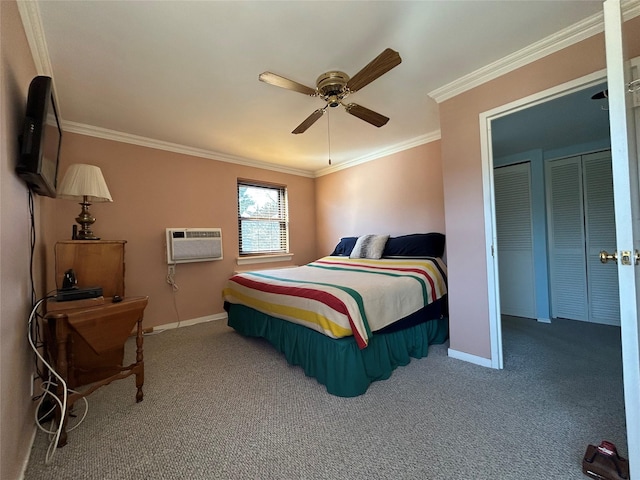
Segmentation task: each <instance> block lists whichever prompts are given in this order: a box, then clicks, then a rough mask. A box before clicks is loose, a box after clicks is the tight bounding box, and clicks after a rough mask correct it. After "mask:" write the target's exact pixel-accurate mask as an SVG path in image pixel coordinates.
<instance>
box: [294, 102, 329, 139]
mask: <svg viewBox="0 0 640 480" xmlns="http://www.w3.org/2000/svg"><path fill="white" fill-rule="evenodd" d="M326 109H327V107H324V108H319V109H317V110H316V111H315V112H313V113H312V114H311V115H309V116H308V117H307V118H306V119H305V121H304V122H302V123H301V124H300V125H298V126H297V127H296V129H295V130H294V131H293V132H291V133H295V134H298V133H304V132H305V131H306V130H307V128H309V127H310V126H311V125H313V124H314V123H316V122H317V121H318V119H319V118H320V117H321V116H322V115H323V114H324V111H325V110H326Z"/></svg>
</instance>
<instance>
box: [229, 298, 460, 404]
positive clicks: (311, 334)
mask: <svg viewBox="0 0 640 480" xmlns="http://www.w3.org/2000/svg"><path fill="white" fill-rule="evenodd" d="M228 315H229V320H228V324H229V326H230V327H232V328H234V329H235V330H236V331H237V332H239V333H241V334H242V335H245V336H248V337H260V338H265V339H266V340H267V341H269V343H271V344H272V345H273V346H274V347H275V348H276V349H277V350H278V351H280V352H282V353H283V354H284V356H285V358H286V359H287V361H288V362H289V363H290V364H291V365H299V366H301V367H302V368H303V370H304V372H305V374H307V375H308V376H310V377H314V378H316V379H317V380H318V382H320V383H321V384H323V385H325V386H326V387H327V392H329V393H330V394H332V395H336V396H339V397H356V396H358V395H362V394H363V393H365V392H366V391H367V388H369V385H370V384H371V383H372V382H375V381H376V380H384V379H387V378H389V377H390V376H391V373H392V372H393V370H394V369H395V368H396V367H398V366H402V365H407V364H408V363H409V362H410V361H411V357H413V358H422V357H426V356H427V354H428V351H429V345H431V344H441V343H444V342H445V341H446V340H447V338H448V336H449V321H448V319H447V318H439V319H435V320H429V321H427V322H424V323H420V324H418V325H415V326H412V327H409V328H407V329H405V330H400V331H397V332H392V333H377V334H376V333H374V334H373V336H372V337H371V339H370V340H369V345H368V346H367V348H364V349H362V350H361V349H359V348H358V346H357V345H356V342H355V340H354V338H353V337H345V338H340V339H335V338H330V337H327V336H325V335H323V334H321V333H319V332H316V331H315V330H311V329H309V328H307V327H304V326H302V325H297V324H295V323H291V322H287V321H286V320H281V319H279V318H275V317H271V316H269V315H266V314H264V313H261V312H258V311H257V310H254V309H252V308H249V307H246V306H244V305H238V304H229V305H228Z"/></svg>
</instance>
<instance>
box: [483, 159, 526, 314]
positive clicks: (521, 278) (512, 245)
mask: <svg viewBox="0 0 640 480" xmlns="http://www.w3.org/2000/svg"><path fill="white" fill-rule="evenodd" d="M530 171H531V168H530V164H529V163H521V164H518V165H510V166H507V167H500V168H496V169H495V170H494V175H493V178H494V191H495V205H496V230H497V237H498V238H497V242H498V275H499V279H500V311H501V313H502V314H504V315H514V316H517V317H527V318H536V306H535V280H534V269H533V227H532V220H531V173H530Z"/></svg>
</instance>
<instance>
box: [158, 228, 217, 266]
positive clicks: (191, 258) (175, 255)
mask: <svg viewBox="0 0 640 480" xmlns="http://www.w3.org/2000/svg"><path fill="white" fill-rule="evenodd" d="M211 260H222V230H221V229H220V228H167V263H168V264H174V263H190V262H208V261H211Z"/></svg>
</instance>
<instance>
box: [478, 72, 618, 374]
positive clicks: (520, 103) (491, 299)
mask: <svg viewBox="0 0 640 480" xmlns="http://www.w3.org/2000/svg"><path fill="white" fill-rule="evenodd" d="M606 81H607V72H606V69H602V70H599V71H597V72H594V73H591V74H589V75H585V76H583V77H580V78H577V79H574V80H571V81H569V82H565V83H562V84H560V85H556V86H555V87H552V88H549V89H547V90H543V91H541V92H537V93H534V94H532V95H529V96H527V97H523V98H520V99H518V100H515V101H513V102H511V103H507V104H505V105H501V106H499V107H496V108H493V109H491V110H488V111H486V112H482V113H481V114H480V118H479V120H480V146H481V148H480V152H481V158H482V191H483V205H484V232H485V244H486V245H487V249H486V265H487V298H488V303H489V332H490V340H491V367H492V368H496V369H502V368H504V361H503V353H502V322H501V320H500V281H499V278H498V255H497V251H498V250H497V244H498V241H497V233H496V217H495V191H494V183H493V168H494V165H493V149H492V145H491V143H492V142H491V138H492V137H491V122H492V121H493V120H496V119H498V118H501V117H504V116H506V115H510V114H512V113H515V112H518V111H520V110H525V109H527V108H529V107H533V106H535V105H539V104H541V103H545V102H548V101H551V100H555V99H556V98H560V97H563V96H565V95H569V94H571V93H574V92H577V91H580V90H584V89H586V88H589V87H592V86H595V85H598V84H601V83H604V82H606Z"/></svg>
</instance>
